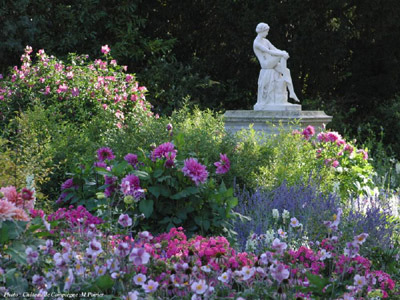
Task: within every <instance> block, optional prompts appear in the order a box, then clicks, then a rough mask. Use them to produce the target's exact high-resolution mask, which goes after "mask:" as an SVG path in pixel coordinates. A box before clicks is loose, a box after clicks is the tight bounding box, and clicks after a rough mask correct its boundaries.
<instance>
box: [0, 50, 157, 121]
mask: <svg viewBox="0 0 400 300" xmlns="http://www.w3.org/2000/svg"><path fill="white" fill-rule="evenodd" d="M102 49H103V48H102ZM32 51H33V50H32V48H31V47H29V46H27V47H26V48H25V53H24V54H23V55H22V56H21V62H22V65H21V66H20V67H17V66H15V67H14V69H13V71H12V73H11V74H10V75H9V76H8V77H5V78H4V79H2V80H1V81H0V113H1V117H2V121H3V122H9V120H10V119H11V118H12V117H13V114H14V113H15V112H16V111H25V110H27V109H28V108H32V107H33V106H35V105H42V106H47V107H52V108H53V109H55V111H53V113H56V114H57V115H58V117H59V119H63V120H68V121H72V122H73V123H76V122H78V123H82V122H87V121H88V120H89V119H91V118H92V116H94V115H97V114H101V113H102V112H103V111H105V112H108V113H109V114H111V115H113V116H114V124H115V126H117V127H119V128H120V127H122V126H123V124H124V121H125V120H126V119H127V118H130V119H132V120H137V123H139V122H140V119H142V118H143V117H150V116H152V115H153V113H152V112H151V111H150V105H149V103H148V102H146V98H145V93H146V91H147V90H146V88H145V87H143V86H139V84H138V82H137V81H136V79H135V76H134V75H133V74H129V73H125V72H126V71H127V69H126V67H125V66H119V65H118V64H117V62H116V61H115V60H114V59H112V57H111V56H110V54H109V51H103V50H102V52H103V54H104V58H103V59H96V60H95V61H94V62H91V61H88V56H86V55H76V54H70V56H69V61H68V62H63V61H60V60H58V59H57V58H56V57H54V56H48V55H47V54H46V53H45V52H44V50H43V49H41V50H39V51H38V52H37V54H36V57H37V60H36V61H35V62H32V58H31V54H32ZM3 127H4V123H3V126H2V128H3Z"/></svg>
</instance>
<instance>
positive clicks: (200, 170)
mask: <svg viewBox="0 0 400 300" xmlns="http://www.w3.org/2000/svg"><path fill="white" fill-rule="evenodd" d="M182 172H183V174H184V175H185V176H187V177H189V178H190V179H191V180H192V181H193V182H194V183H196V185H199V184H200V183H204V182H206V180H207V177H208V172H207V170H206V166H203V165H202V164H200V163H198V162H197V160H196V159H194V158H188V159H185V161H184V166H183V168H182Z"/></svg>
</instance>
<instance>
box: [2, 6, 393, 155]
mask: <svg viewBox="0 0 400 300" xmlns="http://www.w3.org/2000/svg"><path fill="white" fill-rule="evenodd" d="M0 3H1V5H0V25H1V28H2V30H1V31H0V41H1V42H0V72H1V73H3V74H6V73H7V70H8V69H9V68H10V67H12V66H13V65H17V64H19V57H20V55H21V54H22V53H23V49H24V47H25V46H26V45H31V46H32V47H33V48H34V50H38V49H42V48H43V49H45V50H46V52H47V53H49V54H54V55H56V56H57V57H59V58H63V57H66V55H67V53H69V52H76V53H79V54H82V53H85V54H89V55H90V56H91V57H92V58H95V57H97V56H98V55H99V54H100V53H99V52H100V51H99V49H100V46H101V45H104V44H108V45H109V46H110V48H111V49H112V50H111V54H112V55H113V57H114V58H116V59H117V61H118V63H120V64H125V65H128V70H129V71H130V72H135V73H137V76H138V80H139V81H140V82H141V83H142V84H145V85H146V86H147V87H148V88H149V90H150V94H149V96H148V100H150V102H151V103H152V104H153V105H154V109H155V111H156V112H159V113H161V114H167V115H168V114H170V113H171V112H172V111H173V110H174V109H176V108H179V107H181V105H182V103H183V102H184V99H185V98H186V101H187V99H188V98H189V103H191V104H197V105H199V106H200V107H201V108H206V107H208V108H213V109H216V110H224V109H251V108H252V105H254V103H255V99H256V95H255V94H256V88H257V86H256V82H257V77H258V70H259V65H258V62H257V61H256V59H255V56H254V54H253V50H252V42H253V39H254V37H255V31H254V29H255V27H256V25H257V23H258V22H261V21H263V22H267V23H268V24H269V25H270V27H271V30H270V36H269V39H270V40H271V42H272V43H273V44H274V45H275V46H276V47H278V48H280V49H285V50H287V51H288V52H289V54H290V55H291V58H290V60H289V62H288V64H289V68H290V69H291V72H292V76H293V80H294V85H295V88H296V90H297V91H299V92H297V94H300V95H301V99H302V104H303V109H323V110H325V111H326V112H327V113H328V114H331V115H333V116H334V119H333V122H332V123H331V124H330V126H331V128H333V129H336V130H339V131H341V132H342V133H345V134H346V135H348V136H350V137H355V138H358V139H359V140H361V141H364V142H365V141H368V140H369V141H371V140H375V139H377V140H379V139H381V138H382V139H383V142H384V143H385V144H386V145H387V149H391V150H392V151H393V153H400V145H399V144H398V143H397V141H398V139H399V138H400V128H399V127H400V125H399V124H400V122H399V120H400V115H399V109H398V108H399V106H400V104H399V103H400V101H399V99H400V98H399V97H398V94H399V93H398V92H399V86H400V82H399V81H400V78H399V72H398V70H399V57H400V55H399V50H398V47H396V43H397V41H398V40H399V39H400V23H399V22H398V21H397V16H398V15H400V3H399V2H398V1H397V0H386V1H383V0H365V1H347V0H333V1H332V0H329V1H328V0H302V1H300V0H282V1H261V0H254V1H242V0H220V1H212V0H193V1H171V0H147V1H143V0H130V1H128V0H122V1H121V0H119V1H116V0H107V1H106V0H79V1H77V0H69V1H60V0H54V1H45V0H15V1H7V0H1V1H0ZM300 91H301V93H300Z"/></svg>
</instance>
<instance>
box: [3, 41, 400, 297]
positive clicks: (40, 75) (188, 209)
mask: <svg viewBox="0 0 400 300" xmlns="http://www.w3.org/2000/svg"><path fill="white" fill-rule="evenodd" d="M101 51H102V53H103V54H104V58H103V59H98V60H95V61H94V62H93V63H91V62H90V61H88V58H87V57H86V56H77V55H72V56H71V62H70V63H66V64H65V63H63V62H61V61H59V60H57V59H56V58H54V57H52V56H47V55H46V54H45V53H44V51H42V50H40V51H39V52H38V54H37V57H38V61H37V62H36V64H34V63H32V62H31V57H30V54H31V52H32V49H31V48H29V47H27V48H26V53H25V54H24V55H23V57H22V62H23V64H22V66H21V68H17V67H16V68H14V70H13V72H12V74H11V76H10V78H9V79H8V80H6V81H4V82H0V83H1V85H0V97H1V100H2V102H1V103H0V108H1V109H2V111H3V118H2V119H1V122H2V123H0V126H2V128H4V130H5V132H6V133H7V139H8V147H11V146H12V145H14V144H17V143H18V142H21V143H22V144H21V145H22V146H24V147H27V149H28V150H29V149H31V148H29V145H30V144H31V138H32V140H39V141H41V142H42V143H43V144H41V147H42V148H43V149H44V150H43V149H42V148H41V149H42V150H43V151H44V152H43V153H42V152H40V151H42V150H40V151H39V152H35V151H33V152H32V153H29V154H27V153H26V152H23V151H21V152H18V153H20V155H21V159H20V160H18V163H20V162H21V161H23V162H24V163H23V164H20V165H18V164H17V163H15V165H11V166H10V167H9V168H8V167H7V168H6V167H5V168H3V169H2V170H1V172H3V173H7V176H5V175H4V178H5V179H4V181H5V182H10V180H8V176H9V173H11V172H8V171H7V170H9V169H15V170H18V172H17V171H16V172H15V173H16V174H17V173H18V174H17V175H16V176H15V178H14V179H15V181H17V182H18V183H19V184H18V185H19V187H21V188H22V187H23V188H22V189H18V188H19V187H18V185H17V184H13V185H11V184H6V185H4V186H3V187H1V189H0V296H2V297H4V298H7V299H21V298H30V299H48V298H50V299H65V298H76V299H93V298H96V299H128V300H133V299H149V300H150V299H192V300H200V299H398V298H399V297H400V293H399V286H398V280H399V278H400V271H399V270H400V250H399V245H400V237H399V224H400V220H399V217H398V205H399V201H398V199H399V198H398V194H396V191H395V190H390V189H388V190H385V191H382V190H379V188H378V186H377V185H376V183H375V182H374V175H375V170H374V168H373V167H372V165H371V163H370V158H369V157H368V151H367V150H365V149H358V148H357V147H356V145H355V144H354V143H351V142H348V141H346V140H345V139H344V138H343V137H342V136H341V135H340V134H339V133H337V132H332V131H329V130H325V129H324V130H322V131H321V132H319V133H317V132H315V129H314V128H313V127H312V126H308V127H307V128H305V129H304V130H303V131H293V132H281V133H280V134H279V135H277V136H271V137H268V138H267V139H264V140H261V138H262V137H260V136H259V135H256V134H255V133H254V131H252V130H251V129H249V130H248V131H242V132H241V133H239V135H238V136H235V137H232V136H229V135H228V134H227V133H226V132H224V130H223V123H222V125H221V123H219V121H218V120H216V119H215V118H214V117H213V116H210V114H207V113H205V112H203V113H202V112H199V111H197V112H195V113H194V114H192V115H191V114H190V113H182V114H179V113H177V115H175V116H172V117H171V118H163V117H159V116H157V115H155V114H154V113H152V112H151V111H150V110H151V105H150V104H149V103H147V102H146V99H145V92H146V88H144V87H140V86H139V85H138V83H137V82H136V81H135V77H134V75H133V74H125V72H126V70H125V68H124V67H122V66H118V64H117V62H116V61H115V60H113V59H112V57H111V55H110V49H109V48H108V47H107V46H103V47H102V49H101ZM21 99H22V100H23V101H20V102H18V100H21ZM17 106H19V107H20V109H21V111H20V112H17V110H18V109H14V108H15V107H17ZM13 107H14V108H13ZM196 114H197V115H196ZM37 118H39V120H47V121H49V120H50V121H49V123H46V124H49V125H51V126H54V128H51V126H49V127H48V128H47V127H46V128H44V127H43V128H40V130H37V131H35V130H34V129H35V128H33V127H35V126H37V122H36V120H37ZM52 118H54V119H52ZM58 118H59V119H58ZM51 120H53V121H54V120H57V122H56V121H54V123H52V122H53V121H51ZM59 120H60V122H58V121H59ZM47 121H46V122H47ZM86 124H89V125H87V126H88V127H85V126H86ZM199 124H200V125H199ZM210 124H211V125H210ZM14 126H15V127H14ZM90 126H91V127H90ZM9 128H11V129H9ZM14 129H15V130H14ZM50 130H51V132H52V134H49V131H50ZM77 133H78V137H79V138H75V137H76V134H77ZM53 134H58V136H57V137H54V136H53ZM264 138H265V137H264ZM121 141H124V143H122V142H121ZM128 141H129V142H128ZM0 142H1V143H3V141H2V140H0ZM80 143H82V145H80ZM135 143H136V144H135ZM99 144H100V145H99ZM10 145H11V146H10ZM63 145H66V146H68V147H70V148H68V149H70V150H71V154H66V153H65V152H66V151H65V149H64V146H63ZM111 145H112V146H111ZM133 145H135V147H134V146H133ZM22 146H21V147H22ZM95 146H96V147H95ZM22 148H23V147H22ZM39 148H40V147H39ZM18 149H19V148H18ZM127 149H129V150H127ZM14 150H15V149H14ZM15 151H16V150H15ZM28 152H29V151H28ZM10 153H12V151H10V150H9V149H8V150H7V151H3V152H1V153H0V154H1V155H0V162H2V161H6V162H10V161H11V160H10V157H11V156H12V155H11V154H10ZM43 155H44V156H46V159H45V160H42V159H41V157H43ZM81 155H82V156H81ZM22 158H23V159H22ZM78 158H79V159H78ZM47 159H48V160H47ZM47 163H54V164H55V165H57V167H54V166H52V167H49V166H48V165H46V164H47ZM18 168H20V169H18ZM24 170H27V171H26V172H27V173H24ZM50 170H52V171H51V172H50ZM28 171H29V172H28ZM57 172H59V173H57ZM60 173H61V174H60ZM49 174H53V176H54V177H52V181H54V183H53V182H51V183H53V186H52V185H49V186H46V185H45V183H46V180H48V181H49V179H46V176H48V175H49ZM54 174H55V175H54ZM1 179H2V178H1ZM6 179H7V180H6ZM35 179H37V181H35ZM2 180H3V179H2ZM25 181H26V182H27V184H26V185H27V186H26V187H24V186H25V183H24V182H25ZM16 186H17V187H16ZM43 186H44V187H45V188H43V190H46V188H47V189H48V190H50V191H52V194H50V195H51V197H50V198H49V199H48V198H46V197H44V196H43V195H42V194H41V192H40V190H39V189H40V188H41V187H43ZM54 186H57V188H56V189H57V197H55V196H54ZM58 187H59V188H58ZM396 201H397V202H396ZM396 297H397V298H396Z"/></svg>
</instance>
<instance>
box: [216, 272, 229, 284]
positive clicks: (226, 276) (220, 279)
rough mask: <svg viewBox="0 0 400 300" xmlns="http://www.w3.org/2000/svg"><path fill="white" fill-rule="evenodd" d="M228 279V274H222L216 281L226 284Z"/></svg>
mask: <svg viewBox="0 0 400 300" xmlns="http://www.w3.org/2000/svg"><path fill="white" fill-rule="evenodd" d="M229 279H230V274H229V273H228V272H224V273H222V274H221V276H219V277H218V280H219V281H221V282H223V283H227V282H228V281H229Z"/></svg>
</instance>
